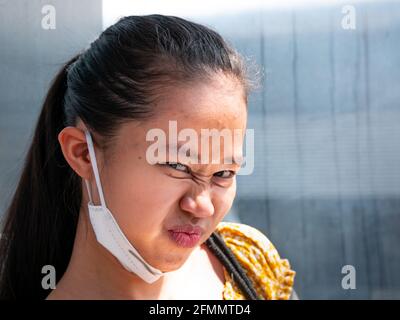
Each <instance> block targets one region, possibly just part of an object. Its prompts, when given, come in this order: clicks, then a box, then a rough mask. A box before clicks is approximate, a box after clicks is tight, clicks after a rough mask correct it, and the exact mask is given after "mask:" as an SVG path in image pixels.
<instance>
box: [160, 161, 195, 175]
mask: <svg viewBox="0 0 400 320" xmlns="http://www.w3.org/2000/svg"><path fill="white" fill-rule="evenodd" d="M165 165H167V166H169V167H172V168H174V169H175V170H178V171H182V172H187V173H190V169H189V167H188V166H185V165H184V164H182V163H177V162H166V163H165Z"/></svg>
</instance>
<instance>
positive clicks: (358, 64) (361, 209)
mask: <svg viewBox="0 0 400 320" xmlns="http://www.w3.org/2000/svg"><path fill="white" fill-rule="evenodd" d="M355 37H356V45H355V48H356V50H355V59H354V62H355V64H354V82H353V99H354V105H355V109H356V139H355V140H356V150H357V152H356V153H355V155H356V164H357V166H356V167H357V169H356V175H357V187H358V201H359V203H360V207H359V211H358V212H357V213H356V214H359V215H360V219H361V228H362V239H363V244H362V245H363V248H364V256H365V261H366V274H367V294H368V299H371V278H370V276H369V275H370V273H371V268H370V265H369V261H370V254H369V250H368V233H367V226H366V216H365V214H366V211H365V210H364V206H365V200H364V197H363V196H362V192H361V143H360V140H361V133H360V131H361V124H360V122H361V119H360V118H361V112H362V110H361V105H360V97H359V86H358V84H359V82H360V69H361V40H362V39H361V36H360V35H359V33H358V32H357V33H355Z"/></svg>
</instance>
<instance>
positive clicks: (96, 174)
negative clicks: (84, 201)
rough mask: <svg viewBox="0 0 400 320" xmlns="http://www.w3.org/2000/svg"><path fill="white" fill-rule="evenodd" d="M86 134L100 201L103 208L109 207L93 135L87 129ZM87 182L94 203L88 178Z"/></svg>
mask: <svg viewBox="0 0 400 320" xmlns="http://www.w3.org/2000/svg"><path fill="white" fill-rule="evenodd" d="M85 135H86V141H87V144H88V149H89V155H90V162H91V163H92V168H93V172H94V177H95V180H96V186H97V191H98V193H99V197H100V203H101V206H102V207H103V208H107V206H106V201H105V200H104V195H103V189H102V187H101V181H100V175H99V170H98V168H97V161H96V154H95V152H94V147H93V140H92V136H91V135H90V132H89V131H87V130H85ZM85 182H86V187H87V189H88V194H89V198H90V202H91V203H93V201H92V193H91V192H90V185H89V182H88V181H87V180H85Z"/></svg>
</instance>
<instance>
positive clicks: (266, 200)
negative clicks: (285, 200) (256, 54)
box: [258, 10, 271, 235]
mask: <svg viewBox="0 0 400 320" xmlns="http://www.w3.org/2000/svg"><path fill="white" fill-rule="evenodd" d="M263 15H264V11H263V10H260V14H259V16H258V17H259V19H260V21H259V23H260V56H261V57H260V61H261V65H262V70H263V75H264V76H263V78H262V92H261V115H262V124H261V128H262V132H263V133H262V137H263V139H262V155H263V157H264V156H265V159H267V158H268V157H267V152H268V145H267V139H266V136H267V127H266V125H265V122H266V121H267V111H266V105H265V104H266V97H265V95H266V79H265V78H266V72H265V66H266V63H265V47H264V46H265V43H264V23H263ZM267 166H268V162H267V161H266V162H265V163H263V177H264V179H265V180H264V190H265V198H264V201H263V205H264V206H265V213H266V214H265V220H266V224H267V232H268V235H270V234H271V219H270V214H271V211H270V203H269V196H270V194H269V186H268V181H269V179H268V167H267Z"/></svg>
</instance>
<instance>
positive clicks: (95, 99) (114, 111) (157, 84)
mask: <svg viewBox="0 0 400 320" xmlns="http://www.w3.org/2000/svg"><path fill="white" fill-rule="evenodd" d="M247 71H248V69H247V68H246V65H245V63H244V61H243V59H242V58H241V56H240V55H239V54H238V53H237V52H236V51H235V50H234V49H233V48H232V47H231V46H230V45H229V44H228V43H227V42H226V41H224V40H223V38H222V37H221V36H220V35H219V34H218V33H216V32H215V31H213V30H211V29H210V28H208V27H206V26H203V25H200V24H197V23H194V22H190V21H187V20H184V19H182V18H178V17H173V16H163V15H147V16H128V17H123V18H121V19H120V20H119V21H118V22H117V23H115V24H114V25H112V26H110V27H109V28H107V29H106V30H105V31H103V32H102V33H101V35H100V36H99V38H98V39H97V40H95V41H94V42H93V43H91V45H90V47H89V48H88V49H87V50H85V51H84V52H83V53H81V54H78V55H77V56H75V57H74V58H72V59H71V60H70V61H68V62H67V63H66V64H65V65H64V66H63V67H62V69H61V70H60V71H59V73H58V74H57V75H56V77H55V79H54V80H53V82H52V84H51V86H50V89H49V91H48V93H47V96H46V98H45V100H44V103H43V107H42V110H41V113H40V115H39V119H38V122H37V125H36V129H35V132H34V136H33V141H32V143H31V145H30V148H29V151H28V154H27V157H26V160H25V163H24V167H23V170H22V175H21V178H20V180H19V183H18V186H17V189H16V191H15V194H14V196H13V199H12V201H11V204H10V206H9V207H8V210H7V212H6V215H5V217H6V219H5V223H4V227H3V232H2V237H1V241H0V298H3V299H4V298H6V299H16V298H36V299H44V298H45V297H46V296H47V295H48V294H49V291H48V290H45V289H43V288H42V286H41V280H42V277H43V276H44V275H43V274H42V272H41V271H42V267H43V266H44V265H52V266H54V267H55V269H56V271H57V273H56V275H57V279H56V280H57V281H58V280H59V279H60V278H61V276H62V275H63V273H64V272H65V270H66V268H67V265H68V262H69V259H70V257H71V253H72V248H73V243H74V238H75V232H76V227H77V222H78V215H79V209H80V206H81V201H82V187H81V186H82V185H81V181H82V180H81V178H80V177H79V176H78V175H77V174H76V173H75V172H74V171H73V170H72V169H71V168H70V166H69V165H68V163H67V162H66V160H65V159H64V156H63V154H62V152H61V148H60V145H59V143H58V138H57V137H58V133H59V132H60V131H61V130H62V129H63V128H64V127H65V126H74V125H76V123H77V119H78V118H80V119H82V121H83V122H84V123H85V125H86V126H87V128H88V129H89V130H90V131H91V132H94V133H96V134H99V136H100V137H102V138H104V140H105V141H109V140H110V139H111V138H112V137H113V136H114V135H115V132H116V129H117V128H118V126H119V125H120V124H122V123H123V122H126V121H129V120H133V119H139V120H142V121H144V120H145V119H147V118H151V117H152V115H154V114H156V113H157V110H156V108H155V105H156V101H157V99H159V98H160V97H161V93H162V90H163V89H165V88H167V87H168V86H171V85H174V84H183V83H188V82H189V83H190V82H192V81H199V80H202V79H207V78H208V77H210V76H212V75H213V73H214V74H215V73H216V72H223V73H224V74H226V75H229V76H233V77H234V78H236V79H237V80H238V81H240V83H241V84H242V85H243V88H244V98H245V99H246V104H247V95H248V92H249V90H250V89H251V88H252V86H253V83H252V81H251V80H250V78H249V77H248V72H247Z"/></svg>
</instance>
